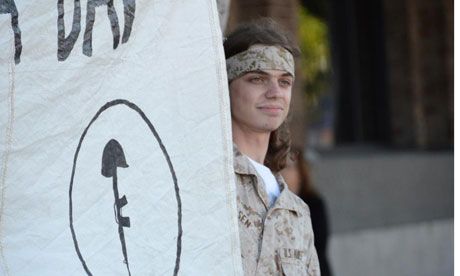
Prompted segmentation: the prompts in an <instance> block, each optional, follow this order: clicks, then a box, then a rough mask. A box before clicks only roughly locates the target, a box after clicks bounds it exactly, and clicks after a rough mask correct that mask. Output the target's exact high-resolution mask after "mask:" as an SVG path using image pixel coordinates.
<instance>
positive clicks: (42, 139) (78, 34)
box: [0, 0, 241, 275]
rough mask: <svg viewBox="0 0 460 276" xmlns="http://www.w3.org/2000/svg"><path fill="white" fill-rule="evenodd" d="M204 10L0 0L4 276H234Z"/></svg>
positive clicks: (225, 141) (97, 1)
mask: <svg viewBox="0 0 460 276" xmlns="http://www.w3.org/2000/svg"><path fill="white" fill-rule="evenodd" d="M221 44H222V36H221V32H220V28H219V18H218V15H217V7H216V3H215V1H212V0H208V1H205V0H194V1H189V0H183V1H178V0H155V1H149V0H123V1H121V0H119V1H117V0H115V1H113V0H86V1H80V0H68V1H65V2H64V0H54V1H50V0H41V1H25V0H0V158H1V167H0V169H1V170H0V196H1V197H0V274H1V275H85V274H87V275H239V274H241V264H240V263H241V255H240V251H239V241H238V225H237V220H236V204H235V195H234V189H235V188H234V184H233V183H234V181H233V169H232V167H233V166H232V142H231V133H230V115H229V100H228V89H227V84H226V75H225V67H224V64H225V63H224V58H223V50H222V46H221Z"/></svg>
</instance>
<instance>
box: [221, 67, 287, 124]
mask: <svg viewBox="0 0 460 276" xmlns="http://www.w3.org/2000/svg"><path fill="white" fill-rule="evenodd" d="M292 84H293V77H292V76H291V75H290V74H289V73H286V71H280V70H263V71H253V72H249V73H246V74H245V75H243V76H241V77H238V78H236V79H234V80H233V81H232V82H231V83H230V104H231V112H232V126H233V127H234V128H239V130H241V131H244V132H260V133H264V132H265V133H266V132H268V133H269V132H272V131H274V130H276V129H277V128H278V127H279V126H280V125H281V124H282V123H283V121H284V120H285V119H286V116H287V114H288V111H289V103H290V101H291V90H292Z"/></svg>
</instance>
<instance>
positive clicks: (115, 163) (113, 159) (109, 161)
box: [101, 139, 131, 275]
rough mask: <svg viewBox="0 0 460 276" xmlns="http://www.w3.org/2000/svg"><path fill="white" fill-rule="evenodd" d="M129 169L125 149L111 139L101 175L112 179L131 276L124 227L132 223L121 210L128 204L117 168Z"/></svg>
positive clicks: (117, 220)
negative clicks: (121, 194) (120, 190)
mask: <svg viewBox="0 0 460 276" xmlns="http://www.w3.org/2000/svg"><path fill="white" fill-rule="evenodd" d="M118 167H121V168H127V167H128V164H127V163H126V159H125V155H124V153H123V148H122V147H121V145H120V143H118V141H117V140H114V139H111V140H110V141H109V142H108V143H107V144H106V145H105V147H104V152H103V154H102V169H101V174H102V175H103V176H105V177H112V183H113V195H114V197H115V203H114V212H115V222H116V223H117V224H118V235H119V236H120V242H121V250H122V251H123V257H124V263H125V264H126V268H127V269H128V274H129V275H131V272H130V270H129V263H128V252H127V249H126V242H125V233H124V232H123V227H130V226H131V223H130V220H129V217H123V216H122V214H121V208H123V207H124V206H125V205H126V204H128V200H127V199H126V196H125V195H123V196H122V197H121V198H120V196H119V193H118V180H117V168H118Z"/></svg>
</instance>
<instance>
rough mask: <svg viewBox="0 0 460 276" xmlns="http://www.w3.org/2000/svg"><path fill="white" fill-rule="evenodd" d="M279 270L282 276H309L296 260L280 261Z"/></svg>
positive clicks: (302, 265) (304, 267) (305, 268)
mask: <svg viewBox="0 0 460 276" xmlns="http://www.w3.org/2000/svg"><path fill="white" fill-rule="evenodd" d="M281 270H282V275H284V276H310V275H309V274H308V273H307V267H306V266H305V265H304V264H302V262H300V261H298V260H292V259H288V260H283V259H281Z"/></svg>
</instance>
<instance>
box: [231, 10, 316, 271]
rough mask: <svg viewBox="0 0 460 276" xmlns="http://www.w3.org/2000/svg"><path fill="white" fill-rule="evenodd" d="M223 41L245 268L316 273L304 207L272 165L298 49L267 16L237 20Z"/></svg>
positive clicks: (282, 156) (284, 150)
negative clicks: (250, 20) (239, 23)
mask: <svg viewBox="0 0 460 276" xmlns="http://www.w3.org/2000/svg"><path fill="white" fill-rule="evenodd" d="M224 49H225V56H226V62H227V73H228V80H229V87H230V103H231V114H232V131H233V142H234V144H235V151H234V162H235V164H234V168H235V175H236V185H237V205H238V213H239V214H238V218H239V230H240V231H239V232H240V240H241V254H242V261H243V270H244V272H245V275H315V276H316V275H320V271H319V265H318V257H317V255H316V251H315V247H314V244H313V231H312V226H311V221H310V212H309V209H308V207H307V205H306V204H305V203H304V202H303V201H302V200H301V199H300V198H298V197H297V196H296V195H294V194H293V193H292V192H290V191H289V190H288V188H287V185H286V183H285V182H284V180H283V179H282V178H281V176H280V175H279V173H278V172H279V171H280V170H281V169H282V168H283V167H284V166H285V165H286V157H287V154H288V151H289V144H290V139H289V134H288V132H287V127H286V123H285V120H286V117H287V114H288V111H289V104H290V101H291V92H292V86H293V82H294V77H295V74H294V57H293V54H296V53H298V50H296V49H297V48H296V47H295V46H294V45H293V43H292V42H291V40H290V39H289V38H288V36H287V35H286V34H284V33H283V32H281V31H280V30H279V28H278V27H277V26H276V24H275V23H274V22H273V21H270V20H267V19H264V20H259V21H258V22H254V23H250V24H246V25H243V26H241V27H239V28H238V29H237V30H236V31H235V32H233V33H232V34H230V35H229V36H228V38H227V39H226V40H225V42H224Z"/></svg>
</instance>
